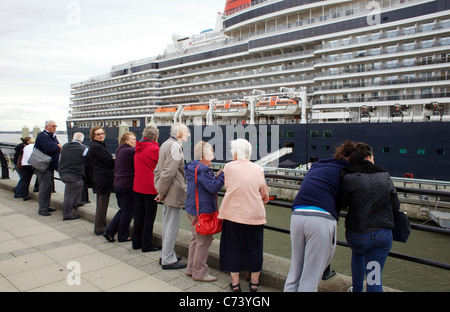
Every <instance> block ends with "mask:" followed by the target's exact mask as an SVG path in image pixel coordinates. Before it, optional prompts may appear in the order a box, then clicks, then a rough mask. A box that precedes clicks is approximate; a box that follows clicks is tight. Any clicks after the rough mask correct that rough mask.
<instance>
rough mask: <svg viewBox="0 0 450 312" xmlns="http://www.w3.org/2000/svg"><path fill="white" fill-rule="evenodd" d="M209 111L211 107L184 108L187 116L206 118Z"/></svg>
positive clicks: (189, 106)
mask: <svg viewBox="0 0 450 312" xmlns="http://www.w3.org/2000/svg"><path fill="white" fill-rule="evenodd" d="M208 111H209V105H207V104H205V105H188V106H186V107H185V108H184V111H183V115H185V116H205V115H206V113H207V112H208Z"/></svg>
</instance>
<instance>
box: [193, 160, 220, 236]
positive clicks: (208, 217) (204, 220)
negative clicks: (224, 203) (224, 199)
mask: <svg viewBox="0 0 450 312" xmlns="http://www.w3.org/2000/svg"><path fill="white" fill-rule="evenodd" d="M198 166H200V165H198ZM198 166H197V167H196V168H195V206H196V207H197V219H196V220H195V221H194V223H193V224H192V225H194V226H195V231H196V232H197V233H198V234H201V235H213V234H217V233H219V232H220V231H222V223H223V221H222V219H219V218H218V217H217V216H218V215H219V211H217V210H216V211H214V212H212V213H201V214H199V213H198V206H199V200H198V190H197V169H198ZM216 196H217V195H216ZM216 198H217V197H216Z"/></svg>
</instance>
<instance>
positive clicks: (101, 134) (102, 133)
mask: <svg viewBox="0 0 450 312" xmlns="http://www.w3.org/2000/svg"><path fill="white" fill-rule="evenodd" d="M95 135H105V133H104V132H102V133H95Z"/></svg>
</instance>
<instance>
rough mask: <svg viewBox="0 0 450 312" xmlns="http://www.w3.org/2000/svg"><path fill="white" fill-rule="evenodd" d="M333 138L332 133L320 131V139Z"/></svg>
mask: <svg viewBox="0 0 450 312" xmlns="http://www.w3.org/2000/svg"><path fill="white" fill-rule="evenodd" d="M332 136H333V131H322V138H331V137H332Z"/></svg>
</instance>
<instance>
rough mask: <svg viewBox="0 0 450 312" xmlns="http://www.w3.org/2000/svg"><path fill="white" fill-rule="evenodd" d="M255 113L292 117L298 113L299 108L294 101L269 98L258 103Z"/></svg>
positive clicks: (275, 97) (274, 97) (276, 97)
mask: <svg viewBox="0 0 450 312" xmlns="http://www.w3.org/2000/svg"><path fill="white" fill-rule="evenodd" d="M255 111H256V112H257V113H258V114H261V115H293V114H299V113H300V107H299V106H298V102H297V101H296V100H294V99H291V98H286V97H278V96H271V97H267V98H264V99H263V100H261V101H260V102H258V104H257V105H256V108H255Z"/></svg>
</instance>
